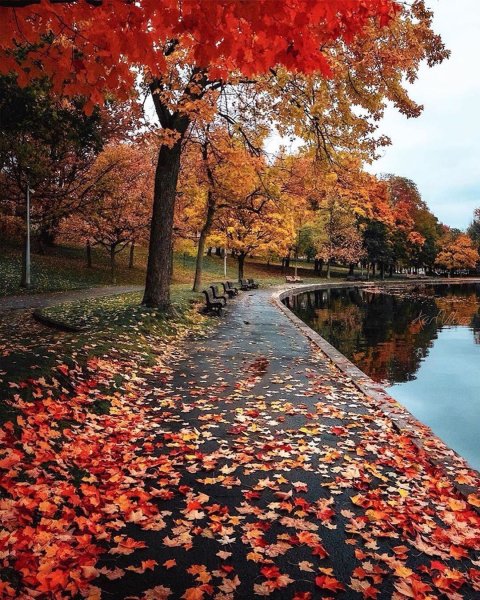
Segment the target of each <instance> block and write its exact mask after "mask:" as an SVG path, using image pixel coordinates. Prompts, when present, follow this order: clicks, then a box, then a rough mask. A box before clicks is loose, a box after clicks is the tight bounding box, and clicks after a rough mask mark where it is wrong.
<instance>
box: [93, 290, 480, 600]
mask: <svg viewBox="0 0 480 600" xmlns="http://www.w3.org/2000/svg"><path fill="white" fill-rule="evenodd" d="M270 295H271V291H265V290H264V291H259V292H252V293H248V292H247V293H244V294H243V295H242V296H241V297H240V298H239V299H237V300H236V301H235V302H234V306H232V308H231V310H229V312H228V314H227V315H226V317H225V318H224V319H223V320H221V321H220V323H219V325H218V327H216V328H215V331H214V332H213V333H212V335H209V336H208V338H206V339H203V340H202V339H200V340H196V341H193V342H192V343H191V344H189V346H188V353H187V355H185V356H183V357H179V359H178V361H177V364H175V365H174V368H173V370H172V372H171V374H169V375H167V376H166V377H165V378H164V379H163V380H160V379H154V380H152V381H151V382H150V383H149V385H150V386H151V392H150V400H149V402H150V403H151V409H152V410H151V411H150V416H148V417H147V418H146V421H145V428H144V430H145V433H144V437H143V438H142V439H139V440H138V448H139V449H138V453H139V456H141V455H142V452H145V451H146V449H147V451H148V449H150V452H154V454H155V456H157V457H158V465H159V466H158V468H157V469H156V470H155V471H154V472H150V471H149V472H148V473H146V475H145V476H146V481H147V486H146V487H147V488H148V489H150V490H152V489H153V490H156V491H155V494H156V495H157V496H158V497H159V500H158V502H159V506H160V508H161V518H160V519H157V525H156V527H150V526H149V527H146V528H142V527H141V519H142V517H141V515H139V516H138V520H139V521H138V522H139V524H138V525H137V524H132V525H130V526H129V528H128V530H127V531H126V533H128V534H129V535H130V536H131V537H133V538H135V539H136V540H139V541H141V542H143V543H144V545H145V547H144V548H142V549H139V550H136V552H135V554H134V555H130V556H125V557H124V556H121V555H120V556H118V552H116V551H114V552H113V556H112V554H110V555H108V558H107V559H106V560H104V562H103V568H104V573H105V574H107V575H108V577H107V576H105V575H104V576H102V577H100V579H99V580H98V582H97V585H98V586H99V587H100V588H101V589H102V591H103V592H104V596H103V595H102V597H105V598H113V599H121V598H127V597H129V598H132V597H133V598H145V599H148V598H150V599H154V600H159V599H162V598H167V597H168V598H171V599H172V598H175V599H176V598H185V599H187V600H201V599H203V598H216V599H218V600H227V599H230V598H232V599H233V598H235V599H236V598H243V599H251V598H255V597H262V596H265V597H269V598H274V599H283V598H285V599H287V598H288V599H292V598H295V599H296V600H302V599H303V600H306V599H307V600H308V599H309V598H310V599H316V598H331V597H336V596H337V595H338V597H339V598H349V599H350V598H352V599H354V598H385V599H387V598H388V599H390V598H396V599H398V600H401V599H404V598H418V599H422V598H426V597H428V598H429V599H430V600H433V599H435V598H451V599H452V600H460V599H461V598H472V599H473V598H478V597H479V594H480V571H479V569H478V562H477V563H474V562H472V561H474V560H477V561H478V559H479V556H478V552H476V551H475V550H476V549H478V548H479V547H480V523H479V519H478V515H477V514H476V513H475V512H474V511H473V510H472V507H471V506H469V505H468V504H467V503H466V502H465V501H464V500H463V499H462V498H461V497H460V496H459V495H458V494H457V493H456V491H455V490H454V489H453V488H452V486H451V484H450V482H449V480H448V479H446V478H445V477H444V476H443V475H442V473H441V472H440V471H439V470H438V469H436V468H435V467H433V466H432V464H431V463H430V461H429V460H428V456H427V455H426V454H425V453H424V452H423V451H422V450H420V449H418V448H417V447H416V446H415V445H414V444H413V443H412V440H411V439H410V438H409V436H408V435H406V434H402V433H399V432H398V431H397V430H396V429H395V428H394V427H393V426H392V422H391V421H390V420H389V418H388V417H387V416H386V415H385V414H384V412H383V411H382V410H380V409H379V407H378V405H376V403H375V401H374V400H373V399H371V398H369V397H367V396H365V395H364V394H362V392H360V391H359V390H358V389H357V388H356V387H355V386H354V385H353V384H352V382H351V381H350V380H349V379H348V378H347V377H346V376H344V375H342V374H341V373H340V372H339V370H338V369H337V368H336V367H335V365H334V364H333V363H331V362H330V361H329V360H328V359H326V357H325V356H324V355H323V354H322V353H321V352H320V351H319V350H318V349H317V348H315V347H313V346H312V345H311V343H310V342H309V340H307V338H306V337H305V336H304V335H302V333H301V332H300V331H299V330H298V329H297V328H296V327H295V326H294V325H293V324H292V322H290V321H289V320H288V319H287V318H286V317H285V316H284V315H282V314H281V313H280V312H279V311H278V309H277V308H276V307H275V306H274V305H273V304H272V302H271V298H270ZM140 466H141V465H139V468H140ZM465 472H467V471H465ZM133 556H134V557H135V562H136V563H140V561H148V560H152V561H155V562H152V563H150V565H154V567H153V568H146V569H143V570H144V571H145V572H142V573H140V572H134V571H132V570H128V566H129V565H131V564H132V562H134V561H133ZM141 564H142V565H148V564H149V563H143V562H142V563H141ZM118 568H125V569H127V570H125V572H124V575H123V576H121V574H120V575H119V574H118V571H116V569H118ZM142 568H143V567H142ZM109 577H110V578H109ZM115 577H120V578H118V579H116V578H115ZM147 590H150V591H148V592H147Z"/></svg>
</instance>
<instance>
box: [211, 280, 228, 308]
mask: <svg viewBox="0 0 480 600" xmlns="http://www.w3.org/2000/svg"><path fill="white" fill-rule="evenodd" d="M210 289H211V290H212V294H213V297H214V299H215V300H218V301H219V302H222V303H223V306H226V305H227V297H226V296H224V295H223V294H218V290H217V286H216V285H211V286H210Z"/></svg>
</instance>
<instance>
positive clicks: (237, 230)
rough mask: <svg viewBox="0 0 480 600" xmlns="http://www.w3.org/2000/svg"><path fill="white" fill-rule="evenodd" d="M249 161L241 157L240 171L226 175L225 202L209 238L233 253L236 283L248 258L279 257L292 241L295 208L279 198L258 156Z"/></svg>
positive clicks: (271, 175)
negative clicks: (226, 199)
mask: <svg viewBox="0 0 480 600" xmlns="http://www.w3.org/2000/svg"><path fill="white" fill-rule="evenodd" d="M250 159H251V160H248V159H246V157H245V156H244V160H246V162H245V163H244V164H243V167H242V169H241V170H240V171H238V172H237V171H235V172H234V173H232V172H231V171H230V170H229V169H227V170H226V172H225V176H226V181H228V182H230V183H229V185H230V187H229V188H228V187H227V188H226V189H225V191H226V197H227V198H228V202H226V203H225V204H224V207H223V208H222V209H221V210H220V211H219V212H218V215H217V218H216V223H215V230H214V232H213V233H212V238H211V239H212V240H213V242H215V243H220V245H222V244H223V243H225V242H226V243H227V244H228V248H229V249H230V250H232V251H233V252H234V253H235V256H236V257H237V260H238V278H239V280H240V279H243V277H244V270H245V259H246V258H247V257H248V256H251V255H254V254H255V255H257V256H258V255H260V256H262V255H263V256H265V255H271V254H278V255H281V254H282V253H283V252H285V250H286V249H287V248H288V247H290V246H291V245H292V244H293V243H294V240H295V218H294V207H292V205H291V203H290V202H289V201H288V198H286V197H284V196H283V195H282V192H281V189H280V187H279V185H278V183H279V182H278V180H277V178H276V176H275V173H274V172H273V169H272V168H271V167H270V166H269V165H267V164H266V162H265V161H264V160H263V159H262V158H261V157H258V158H255V157H250ZM235 173H237V175H238V176H242V179H238V178H237V179H235V177H234V175H235ZM227 174H228V176H227ZM232 175H233V176H232Z"/></svg>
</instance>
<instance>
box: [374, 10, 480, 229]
mask: <svg viewBox="0 0 480 600" xmlns="http://www.w3.org/2000/svg"><path fill="white" fill-rule="evenodd" d="M428 5H429V6H430V7H431V8H432V9H433V11H434V13H435V23H434V29H435V31H436V32H438V33H440V34H441V35H442V37H443V40H444V42H445V44H446V46H447V48H449V49H450V50H451V52H452V56H451V57H450V60H448V61H445V62H444V63H443V64H442V65H440V66H436V67H433V68H432V69H429V68H428V67H427V66H424V67H422V68H421V70H420V73H419V78H418V80H417V81H416V82H415V84H414V85H413V86H412V87H411V94H412V96H413V98H414V99H415V100H416V101H417V102H419V103H420V104H423V105H424V106H425V109H424V112H423V114H422V115H421V116H420V117H419V118H417V119H407V118H406V117H404V116H402V115H400V114H399V113H398V112H396V111H395V110H394V109H393V108H389V109H388V110H387V112H386V115H385V118H384V120H383V122H382V123H381V126H380V128H381V132H382V133H385V134H386V135H388V136H389V137H390V138H391V140H392V145H391V146H390V147H388V148H386V149H385V150H384V151H383V157H382V158H381V159H380V160H378V161H377V162H376V163H374V164H373V165H372V167H371V168H369V170H371V171H373V172H375V173H379V174H380V173H395V174H396V175H401V176H404V177H408V178H409V179H412V180H413V181H415V183H416V184H417V185H418V188H419V190H420V192H421V194H422V197H423V199H424V200H425V201H426V202H427V204H428V206H429V207H430V209H431V210H432V211H433V212H434V213H435V214H436V215H437V217H438V218H439V219H440V221H442V222H443V223H445V224H446V225H450V226H451V227H458V228H460V229H465V228H466V227H467V226H468V225H469V223H470V222H471V220H472V216H473V210H474V208H476V207H480V69H479V60H480V1H479V0H429V2H428Z"/></svg>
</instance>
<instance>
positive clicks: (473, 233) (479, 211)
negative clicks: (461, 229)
mask: <svg viewBox="0 0 480 600" xmlns="http://www.w3.org/2000/svg"><path fill="white" fill-rule="evenodd" d="M467 233H468V235H469V237H470V239H471V240H472V242H473V244H474V247H475V248H476V249H477V250H480V208H476V209H475V212H474V214H473V220H472V222H471V223H470V225H469V227H468V229H467Z"/></svg>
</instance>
